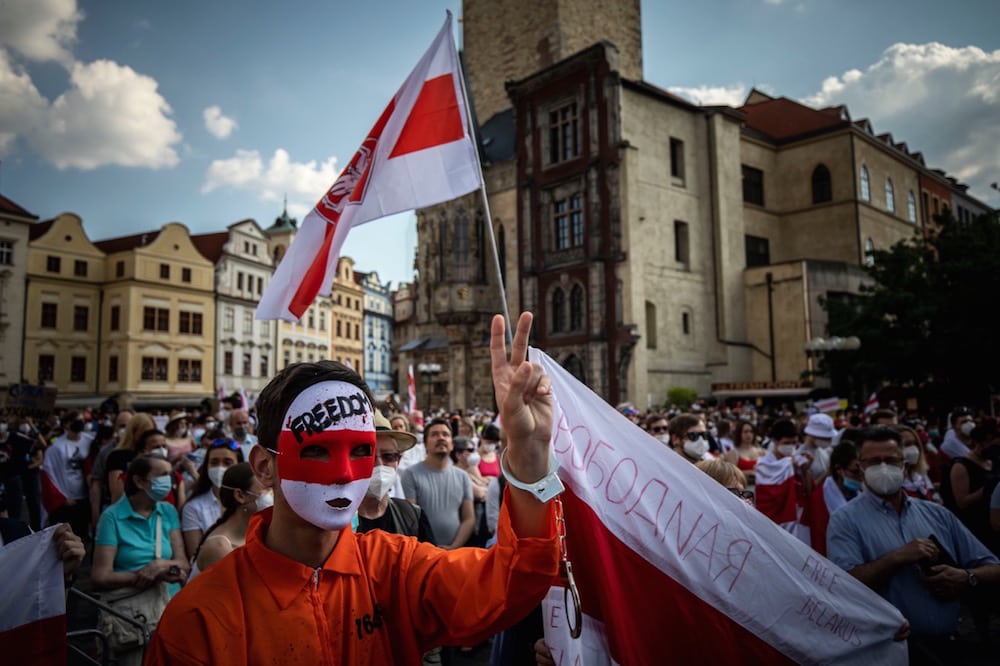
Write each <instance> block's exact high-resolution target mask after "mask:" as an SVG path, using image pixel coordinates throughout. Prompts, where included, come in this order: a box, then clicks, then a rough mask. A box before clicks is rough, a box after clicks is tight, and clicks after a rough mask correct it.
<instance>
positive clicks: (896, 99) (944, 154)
mask: <svg viewBox="0 0 1000 666" xmlns="http://www.w3.org/2000/svg"><path fill="white" fill-rule="evenodd" d="M804 101H805V103H806V104H809V105H811V106H817V107H823V106H830V105H834V104H846V105H847V106H848V108H849V109H850V112H851V117H853V118H855V119H859V118H868V119H870V120H871V121H872V124H873V125H874V128H875V131H876V133H881V132H891V133H892V136H893V139H894V140H895V141H897V142H900V141H905V142H906V143H907V146H908V147H909V149H910V150H911V151H921V152H923V154H924V158H925V161H926V162H927V165H928V166H930V167H937V168H943V169H944V170H945V171H947V172H948V173H949V174H951V175H954V176H957V177H959V178H960V179H964V180H965V181H966V182H967V183H968V184H969V185H970V186H971V188H972V190H973V194H974V195H976V196H978V197H979V198H982V199H987V198H988V197H989V195H990V190H989V187H988V186H989V183H990V182H993V181H996V180H997V177H998V176H1000V166H998V165H1000V123H998V122H997V119H998V118H1000V50H996V51H993V52H992V53H990V52H985V51H983V50H982V49H980V48H978V47H975V46H966V47H963V48H954V47H950V46H945V45H943V44H938V43H929V44H894V45H892V46H890V47H889V48H888V49H886V50H885V52H884V53H883V54H882V57H881V58H879V60H878V61H877V62H875V63H874V64H873V65H871V66H870V67H868V68H867V69H866V70H865V71H863V72H862V71H859V70H850V71H848V72H845V73H844V74H842V75H841V76H840V77H830V78H828V79H827V80H826V81H824V82H823V85H822V88H821V90H820V91H819V92H818V93H816V94H815V95H813V96H812V97H810V98H808V99H806V100H804Z"/></svg>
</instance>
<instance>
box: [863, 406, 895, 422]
mask: <svg viewBox="0 0 1000 666" xmlns="http://www.w3.org/2000/svg"><path fill="white" fill-rule="evenodd" d="M896 418H898V415H897V414H896V410H895V409H889V408H888V407H883V408H881V409H876V410H875V411H874V412H872V414H871V416H869V417H868V420H869V421H871V422H872V423H875V422H877V421H878V420H879V419H896Z"/></svg>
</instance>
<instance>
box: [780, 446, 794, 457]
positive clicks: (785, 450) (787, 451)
mask: <svg viewBox="0 0 1000 666" xmlns="http://www.w3.org/2000/svg"><path fill="white" fill-rule="evenodd" d="M795 448H796V447H795V445H794V444H779V445H778V453H780V454H781V455H782V456H785V457H786V458H787V457H788V456H793V455H795Z"/></svg>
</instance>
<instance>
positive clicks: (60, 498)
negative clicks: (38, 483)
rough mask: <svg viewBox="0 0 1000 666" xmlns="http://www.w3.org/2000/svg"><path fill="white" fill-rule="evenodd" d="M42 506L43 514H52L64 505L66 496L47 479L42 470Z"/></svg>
mask: <svg viewBox="0 0 1000 666" xmlns="http://www.w3.org/2000/svg"><path fill="white" fill-rule="evenodd" d="M41 477H42V506H43V507H44V508H45V512H46V513H48V514H52V513H54V512H55V511H56V509H58V508H59V507H61V506H62V505H63V504H65V503H66V496H65V495H63V494H62V491H61V490H59V487H58V486H57V485H56V484H55V483H54V482H53V481H52V479H51V478H49V473H48V472H46V471H45V470H42V474H41Z"/></svg>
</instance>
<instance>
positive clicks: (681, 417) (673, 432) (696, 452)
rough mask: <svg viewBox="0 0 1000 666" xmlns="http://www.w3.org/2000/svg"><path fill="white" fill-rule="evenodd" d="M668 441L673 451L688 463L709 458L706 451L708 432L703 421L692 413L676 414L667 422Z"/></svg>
mask: <svg viewBox="0 0 1000 666" xmlns="http://www.w3.org/2000/svg"><path fill="white" fill-rule="evenodd" d="M667 432H668V433H669V435H670V443H671V446H672V447H673V449H674V451H676V452H677V453H678V454H679V455H680V456H681V457H682V458H684V459H685V460H687V461H688V462H689V463H691V464H694V463H696V462H698V461H699V460H711V458H712V456H711V455H710V454H709V453H708V448H709V443H708V432H707V430H706V428H705V422H704V421H702V420H701V418H700V417H698V416H695V415H694V414H678V415H677V416H675V417H674V418H672V419H670V422H669V423H668V424H667Z"/></svg>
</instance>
